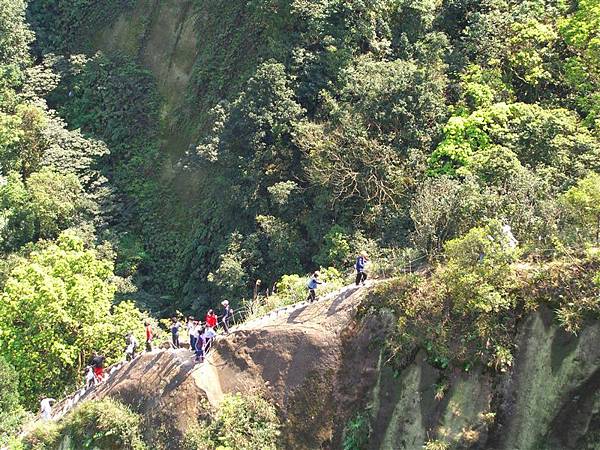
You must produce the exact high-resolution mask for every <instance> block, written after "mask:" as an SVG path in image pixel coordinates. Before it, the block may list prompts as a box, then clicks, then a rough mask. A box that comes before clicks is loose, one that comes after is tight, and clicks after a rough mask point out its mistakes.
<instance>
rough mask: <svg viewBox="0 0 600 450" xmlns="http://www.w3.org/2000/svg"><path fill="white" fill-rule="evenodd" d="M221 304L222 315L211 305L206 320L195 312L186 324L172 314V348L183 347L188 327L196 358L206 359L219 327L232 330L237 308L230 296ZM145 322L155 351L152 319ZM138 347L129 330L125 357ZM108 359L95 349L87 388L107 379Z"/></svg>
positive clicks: (132, 355) (148, 340)
mask: <svg viewBox="0 0 600 450" xmlns="http://www.w3.org/2000/svg"><path fill="white" fill-rule="evenodd" d="M221 305H222V307H223V311H222V315H221V316H220V317H218V316H217V314H215V312H214V310H212V309H209V310H208V312H207V313H206V317H205V318H204V322H202V321H201V320H199V319H196V318H194V317H193V316H189V317H188V318H187V320H186V321H185V325H184V324H182V321H181V320H180V319H179V318H177V317H173V318H171V324H170V331H171V342H170V346H171V348H173V349H179V348H181V347H182V345H181V342H180V339H179V337H180V332H181V330H182V329H183V328H185V329H186V330H187V334H188V336H189V348H190V350H192V351H193V352H194V354H195V355H196V358H195V360H196V361H197V362H202V361H204V357H205V355H206V353H207V352H208V350H209V349H210V346H211V344H212V342H213V340H214V338H215V337H216V336H217V327H218V326H219V325H220V326H221V327H222V329H223V332H224V333H225V334H229V326H230V324H231V321H232V320H233V315H234V311H233V309H232V308H231V306H229V301H227V300H223V301H222V302H221ZM144 325H145V334H146V351H147V352H151V351H152V349H153V341H154V330H153V328H152V324H151V323H150V322H149V321H146V322H145V324H144ZM138 348H139V342H138V340H137V338H136V337H135V335H134V334H133V333H132V332H129V333H127V335H125V360H126V361H132V360H133V359H134V358H135V357H136V355H137V352H138ZM105 360H106V358H105V357H104V356H103V355H100V354H98V353H97V352H94V354H93V356H92V359H91V360H90V364H89V365H88V366H87V367H86V371H85V386H86V388H89V387H92V386H96V385H97V384H99V383H101V382H102V381H103V380H104V376H105V375H104V364H105Z"/></svg>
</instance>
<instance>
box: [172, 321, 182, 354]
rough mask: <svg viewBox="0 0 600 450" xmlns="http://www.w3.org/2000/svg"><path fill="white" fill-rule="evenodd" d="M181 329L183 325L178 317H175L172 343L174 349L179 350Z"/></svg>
mask: <svg viewBox="0 0 600 450" xmlns="http://www.w3.org/2000/svg"><path fill="white" fill-rule="evenodd" d="M180 328H181V323H179V320H177V317H173V318H172V319H171V342H172V344H173V348H174V349H178V348H179V329H180Z"/></svg>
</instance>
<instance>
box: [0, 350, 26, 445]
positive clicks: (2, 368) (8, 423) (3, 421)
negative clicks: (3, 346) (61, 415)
mask: <svg viewBox="0 0 600 450" xmlns="http://www.w3.org/2000/svg"><path fill="white" fill-rule="evenodd" d="M18 386H19V376H18V374H17V371H16V370H15V369H14V368H13V367H12V366H11V365H10V364H8V363H7V362H6V360H5V359H4V358H3V357H1V356H0V445H3V444H6V443H7V442H8V440H9V438H10V435H11V434H14V433H16V431H17V430H18V428H19V426H20V425H21V423H22V421H23V419H24V417H25V410H24V409H23V407H22V406H21V403H20V399H19V391H18Z"/></svg>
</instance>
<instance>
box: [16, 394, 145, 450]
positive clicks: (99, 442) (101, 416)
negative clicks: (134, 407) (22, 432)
mask: <svg viewBox="0 0 600 450" xmlns="http://www.w3.org/2000/svg"><path fill="white" fill-rule="evenodd" d="M141 420H142V419H141V416H140V415H139V414H136V413H134V412H132V411H131V410H130V409H129V408H127V407H126V406H125V405H123V404H122V403H120V402H118V401H116V400H112V399H109V398H105V399H103V400H95V401H87V402H84V403H82V404H81V405H80V406H79V407H77V408H76V409H75V410H74V411H72V412H71V413H70V414H69V415H68V416H66V417H65V418H64V419H63V420H62V421H60V422H53V421H38V422H36V423H35V425H34V428H33V429H31V430H29V432H28V433H27V434H26V436H25V438H23V445H24V447H25V449H26V450H54V449H56V448H58V446H59V445H60V444H61V442H63V441H68V442H70V447H69V448H77V449H93V448H100V449H102V450H144V449H146V445H145V444H144V442H143V440H142V435H141V428H140V424H141Z"/></svg>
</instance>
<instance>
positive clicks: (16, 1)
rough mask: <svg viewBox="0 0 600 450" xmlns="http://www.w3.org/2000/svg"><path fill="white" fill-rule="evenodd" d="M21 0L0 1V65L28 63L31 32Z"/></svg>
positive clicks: (31, 38) (24, 4) (24, 3)
mask: <svg viewBox="0 0 600 450" xmlns="http://www.w3.org/2000/svg"><path fill="white" fill-rule="evenodd" d="M26 6H27V4H26V2H24V1H23V0H2V1H0V65H14V66H17V67H24V66H25V65H27V64H28V63H29V44H30V43H31V42H32V41H33V33H32V32H31V30H30V29H29V26H28V25H27V23H26V22H25V8H26Z"/></svg>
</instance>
